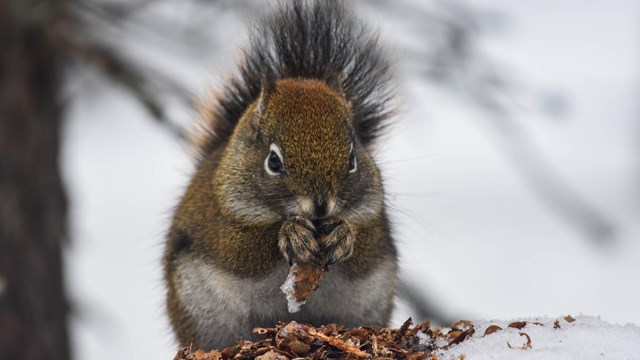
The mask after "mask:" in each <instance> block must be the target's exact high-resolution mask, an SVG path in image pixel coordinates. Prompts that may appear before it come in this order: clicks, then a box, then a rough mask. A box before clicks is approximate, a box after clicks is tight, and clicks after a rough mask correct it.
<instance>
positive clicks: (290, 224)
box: [278, 216, 322, 265]
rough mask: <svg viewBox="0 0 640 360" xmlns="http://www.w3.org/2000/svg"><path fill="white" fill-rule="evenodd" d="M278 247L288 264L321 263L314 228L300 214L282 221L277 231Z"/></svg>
mask: <svg viewBox="0 0 640 360" xmlns="http://www.w3.org/2000/svg"><path fill="white" fill-rule="evenodd" d="M278 247H279V248H280V253H282V255H283V256H284V258H285V259H286V260H287V261H288V262H289V265H291V264H293V263H294V262H300V263H309V262H311V263H314V264H321V263H322V260H321V257H320V247H319V245H318V242H317V241H316V229H315V227H314V226H313V223H312V222H311V221H309V220H308V219H305V218H303V217H302V216H292V217H289V218H288V219H287V220H285V221H284V223H283V224H282V227H281V228H280V232H279V233H278Z"/></svg>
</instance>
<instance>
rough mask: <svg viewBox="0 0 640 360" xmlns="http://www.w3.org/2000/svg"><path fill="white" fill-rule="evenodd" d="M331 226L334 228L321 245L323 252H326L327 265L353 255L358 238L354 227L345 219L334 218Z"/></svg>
mask: <svg viewBox="0 0 640 360" xmlns="http://www.w3.org/2000/svg"><path fill="white" fill-rule="evenodd" d="M331 227H332V229H333V230H331V232H330V233H329V235H327V236H326V237H324V238H323V240H322V244H321V245H320V247H321V250H322V252H323V253H324V254H326V261H327V263H326V265H332V264H335V263H337V262H341V261H345V260H347V259H348V258H349V257H351V255H353V244H354V242H355V238H356V237H355V233H354V231H353V228H352V227H351V225H350V224H349V223H348V222H346V221H344V220H333V221H332V224H331Z"/></svg>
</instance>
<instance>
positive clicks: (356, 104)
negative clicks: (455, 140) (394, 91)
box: [197, 0, 391, 158]
mask: <svg viewBox="0 0 640 360" xmlns="http://www.w3.org/2000/svg"><path fill="white" fill-rule="evenodd" d="M286 78H306V79H317V80H321V81H324V82H326V83H327V84H329V85H330V86H331V87H333V88H334V89H335V90H337V91H338V92H340V93H341V94H342V95H343V96H344V98H345V99H346V100H347V101H348V102H349V104H350V106H351V109H352V114H353V127H354V129H355V130H356V133H357V136H358V139H359V141H360V143H361V144H362V145H364V146H365V147H369V146H370V145H371V144H372V143H373V141H374V140H375V139H376V138H377V137H378V136H379V135H380V133H381V131H382V129H383V128H384V127H385V126H386V125H387V124H388V120H389V118H390V115H391V107H390V100H391V97H390V95H391V94H390V93H391V86H390V84H389V83H390V78H391V73H390V66H389V61H388V60H387V59H386V57H385V56H384V54H383V53H382V51H381V50H380V48H379V46H378V41H377V34H375V33H372V32H371V31H369V30H368V29H367V28H366V26H365V25H364V24H363V23H361V22H360V21H358V20H357V19H356V18H355V17H354V16H353V15H352V14H351V11H350V9H349V8H348V7H347V6H346V1H338V0H326V1H302V0H294V1H291V2H286V3H285V2H282V3H280V5H279V8H278V9H277V11H275V12H274V13H273V14H271V15H270V16H269V17H265V18H263V19H262V20H261V21H259V22H258V23H257V24H255V26H254V27H253V28H252V30H251V32H250V37H249V45H248V46H247V47H246V48H245V50H244V51H243V53H242V57H241V62H240V64H239V69H238V71H237V72H236V73H235V75H234V76H233V77H232V78H231V79H229V80H228V81H226V83H225V85H224V87H223V89H222V90H221V91H219V96H217V98H216V99H214V101H212V102H209V103H207V104H205V105H204V106H203V108H202V109H201V110H202V113H203V114H204V126H203V127H204V130H205V131H204V133H203V134H200V135H199V137H198V141H197V150H198V152H199V153H200V156H201V158H205V157H207V156H208V155H209V154H210V153H211V152H212V151H215V150H217V149H219V148H221V147H224V145H225V144H226V143H227V142H228V140H229V138H230V137H231V134H232V133H233V131H234V128H235V126H236V125H237V123H238V121H239V119H240V118H241V117H242V115H243V114H244V113H245V111H246V110H247V108H248V107H249V106H250V105H251V104H252V103H253V102H254V101H255V100H256V99H258V97H259V96H260V93H261V91H262V90H263V89H265V88H274V87H275V84H276V82H277V81H278V80H281V79H286Z"/></svg>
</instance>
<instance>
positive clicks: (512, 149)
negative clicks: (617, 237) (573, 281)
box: [373, 0, 615, 244]
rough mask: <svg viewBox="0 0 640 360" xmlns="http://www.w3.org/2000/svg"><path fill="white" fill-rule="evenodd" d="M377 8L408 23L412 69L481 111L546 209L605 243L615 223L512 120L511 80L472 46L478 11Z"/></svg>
mask: <svg viewBox="0 0 640 360" xmlns="http://www.w3.org/2000/svg"><path fill="white" fill-rule="evenodd" d="M373 3H374V4H375V6H376V7H378V8H379V12H380V13H385V14H392V16H395V17H398V18H399V19H402V22H403V23H408V24H410V26H411V28H412V29H413V30H415V31H414V32H413V35H414V38H415V40H416V41H417V42H418V43H419V44H422V45H423V46H410V45H409V46H408V53H409V54H410V55H411V56H412V57H413V59H414V60H415V64H416V67H417V68H416V70H417V71H418V72H420V73H422V74H423V76H424V77H425V80H426V81H428V82H429V83H434V84H438V85H440V86H442V87H443V88H446V89H448V90H450V91H452V92H453V93H455V94H456V95H457V96H459V97H460V98H461V99H462V100H465V101H469V102H470V103H472V104H474V105H475V106H476V107H477V108H479V109H480V110H482V111H483V112H484V113H485V115H486V116H485V118H486V120H487V121H488V122H490V123H491V125H492V128H493V129H494V130H495V131H496V132H497V133H498V134H499V135H500V136H501V138H502V139H503V144H504V146H505V147H506V149H507V151H506V154H507V155H508V157H509V159H510V160H511V163H512V165H513V166H514V167H515V169H516V170H518V173H519V174H520V175H521V177H522V179H523V180H524V181H525V183H527V184H528V185H529V186H530V188H531V190H532V191H533V192H534V193H536V194H537V195H538V198H539V199H540V200H541V201H543V202H544V203H545V204H546V205H547V206H548V207H549V208H550V209H551V210H553V211H554V212H555V213H556V214H558V215H559V216H560V217H561V218H564V219H565V220H566V221H567V223H569V224H571V225H572V226H574V227H575V228H576V229H577V230H578V231H580V232H582V233H583V234H584V235H585V236H586V237H587V238H589V239H592V240H593V241H594V242H595V243H600V244H604V243H610V242H611V241H612V240H613V234H614V232H615V228H614V225H613V223H612V222H611V220H610V219H608V218H607V217H606V216H605V215H604V214H602V213H601V212H600V211H598V210H597V209H596V208H594V207H593V206H592V205H591V204H589V203H588V202H587V201H585V200H584V198H583V197H582V196H581V195H580V194H578V193H577V192H576V191H574V190H573V189H571V188H570V187H569V186H567V184H566V183H564V182H563V181H562V180H561V177H560V176H559V175H558V174H557V173H556V172H555V171H554V170H553V169H552V168H551V167H550V166H549V165H548V164H547V163H546V162H545V161H544V160H543V159H542V157H541V156H540V154H539V152H538V150H537V149H536V148H535V146H534V145H533V144H532V142H531V141H530V140H529V137H528V134H527V132H526V130H525V129H524V128H522V127H521V126H520V125H519V124H518V122H517V121H515V120H514V119H516V118H517V115H516V114H515V109H516V106H515V104H514V101H513V100H512V99H513V98H514V96H515V94H519V91H518V89H517V87H516V86H515V85H514V83H513V81H509V80H508V79H507V78H506V76H504V75H502V74H503V73H504V72H503V71H500V70H498V69H499V67H498V66H497V65H496V64H495V63H494V62H493V61H491V60H489V59H487V58H485V57H483V56H482V54H481V53H480V51H479V49H478V48H477V46H476V43H477V42H478V40H477V37H478V34H479V33H480V32H481V29H482V19H481V18H482V16H481V15H479V14H477V13H474V9H470V8H468V7H466V6H462V5H460V4H456V3H452V2H446V3H445V2H438V1H433V2H429V3H428V5H424V4H421V5H417V4H413V3H411V4H410V3H407V2H393V3H390V2H387V1H380V0H376V1H373Z"/></svg>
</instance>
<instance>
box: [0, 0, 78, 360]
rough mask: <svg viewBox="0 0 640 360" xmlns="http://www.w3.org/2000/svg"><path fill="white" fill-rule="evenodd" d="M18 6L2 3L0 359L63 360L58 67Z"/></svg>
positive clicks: (38, 29) (37, 18) (35, 21)
mask: <svg viewBox="0 0 640 360" xmlns="http://www.w3.org/2000/svg"><path fill="white" fill-rule="evenodd" d="M52 3H53V2H52ZM16 4H19V2H18V1H10V0H0V359H7V360H8V359H25V360H31V359H34V360H35V359H69V357H70V354H69V339H68V332H67V312H68V305H67V301H66V297H65V291H64V281H63V267H62V253H61V247H62V245H63V242H64V239H65V238H66V233H67V217H66V207H67V202H66V196H65V192H64V188H63V185H62V181H61V177H60V169H59V165H58V157H59V150H60V130H61V122H62V111H61V99H60V86H61V69H62V68H61V66H60V65H61V63H60V61H59V59H60V57H59V56H58V54H57V53H56V48H55V46H54V45H53V44H52V41H51V38H50V36H48V34H47V25H46V22H47V21H46V20H45V21H43V20H42V16H43V15H42V14H41V13H36V14H30V15H33V17H31V16H25V14H19V13H16V11H15V8H16V7H17V6H18V5H16ZM43 4H45V5H51V4H48V2H46V1H45V2H42V1H41V2H36V3H33V8H34V13H35V12H36V11H40V12H42V11H43ZM36 5H38V6H36ZM44 7H46V6H44ZM45 10H46V9H45Z"/></svg>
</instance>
